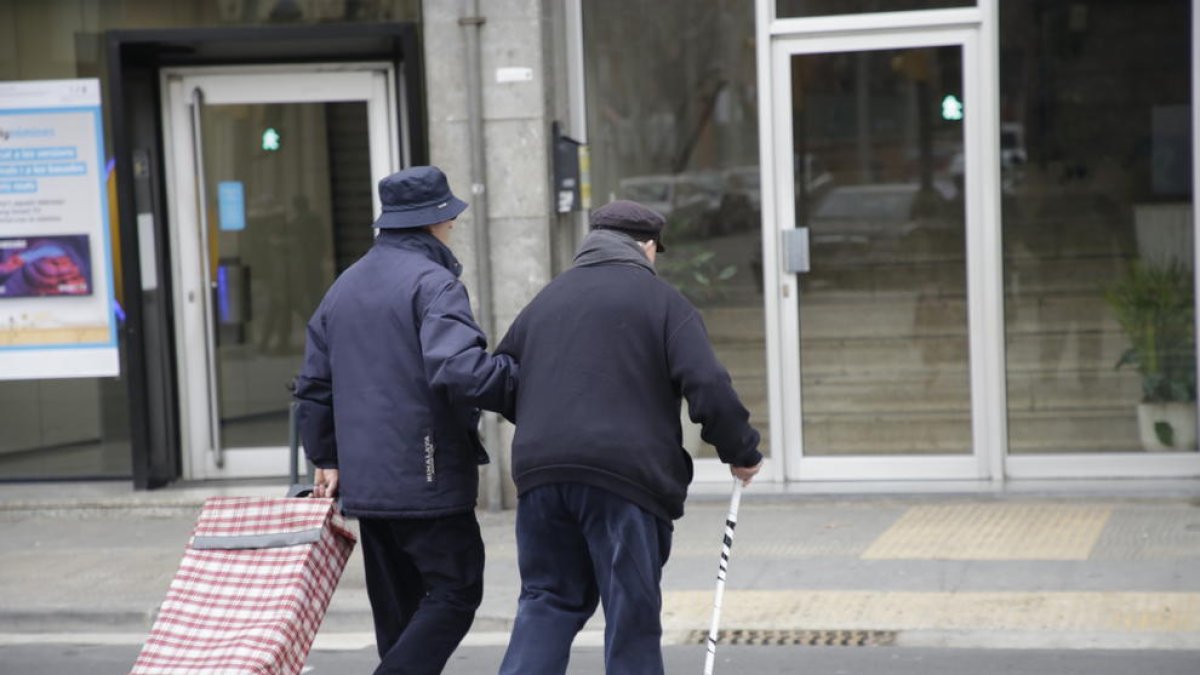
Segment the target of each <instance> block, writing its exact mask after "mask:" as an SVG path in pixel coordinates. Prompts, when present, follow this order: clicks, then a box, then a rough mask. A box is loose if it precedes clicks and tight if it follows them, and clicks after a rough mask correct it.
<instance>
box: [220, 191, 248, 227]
mask: <svg viewBox="0 0 1200 675" xmlns="http://www.w3.org/2000/svg"><path fill="white" fill-rule="evenodd" d="M217 220H218V221H220V227H221V230H223V231H226V232H237V231H240V230H244V229H246V188H245V187H243V185H242V182H241V181H238V180H223V181H221V182H220V183H217Z"/></svg>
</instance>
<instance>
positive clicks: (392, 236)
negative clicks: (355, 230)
mask: <svg viewBox="0 0 1200 675" xmlns="http://www.w3.org/2000/svg"><path fill="white" fill-rule="evenodd" d="M375 245H376V246H387V247H389V248H398V249H401V250H404V251H412V252H414V253H419V254H421V255H423V256H425V257H426V258H429V259H430V260H432V261H433V262H435V263H437V264H439V265H441V266H442V267H445V268H446V269H448V270H450V272H451V273H453V274H454V276H456V277H457V276H461V275H462V263H460V262H458V258H456V257H454V252H453V251H451V250H450V248H449V247H448V246H446V245H445V244H443V243H442V242H441V241H439V240H438V238H437V237H435V236H433V235H432V234H430V233H429V231H428V230H425V229H415V230H414V229H397V230H392V229H382V230H380V231H379V236H377V237H375Z"/></svg>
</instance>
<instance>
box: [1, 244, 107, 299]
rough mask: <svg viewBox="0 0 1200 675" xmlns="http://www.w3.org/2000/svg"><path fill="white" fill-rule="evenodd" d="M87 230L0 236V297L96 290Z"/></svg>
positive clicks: (68, 294)
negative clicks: (43, 234) (93, 285)
mask: <svg viewBox="0 0 1200 675" xmlns="http://www.w3.org/2000/svg"><path fill="white" fill-rule="evenodd" d="M90 260H91V256H90V254H89V249H88V236H87V235H86V234H70V235H53V236H38V237H0V299H2V298H29V297H44V296H55V295H62V296H79V295H91V294H92V270H91V264H90Z"/></svg>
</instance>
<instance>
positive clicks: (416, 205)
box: [375, 166, 467, 230]
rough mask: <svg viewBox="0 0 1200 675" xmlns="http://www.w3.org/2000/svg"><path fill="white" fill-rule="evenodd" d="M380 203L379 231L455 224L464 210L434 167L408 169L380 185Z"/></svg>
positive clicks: (460, 202) (437, 169)
mask: <svg viewBox="0 0 1200 675" xmlns="http://www.w3.org/2000/svg"><path fill="white" fill-rule="evenodd" d="M379 201H380V202H382V203H383V213H382V214H380V216H379V218H378V219H377V220H376V221H375V227H378V228H381V229H394V230H395V229H404V228H413V227H425V226H427V225H436V224H438V223H442V222H445V221H447V220H454V219H455V218H457V217H458V214H460V213H462V212H463V211H464V210H465V209H466V208H467V203H466V202H464V201H463V200H461V199H459V198H458V197H455V196H454V193H453V192H451V191H450V183H449V181H447V180H446V174H444V173H442V170H441V169H439V168H437V167H436V166H413V167H409V168H407V169H404V170H403V171H397V172H396V173H394V174H392V175H390V176H388V177H386V178H384V179H383V180H381V181H379Z"/></svg>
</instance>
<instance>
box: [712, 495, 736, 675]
mask: <svg viewBox="0 0 1200 675" xmlns="http://www.w3.org/2000/svg"><path fill="white" fill-rule="evenodd" d="M741 503H742V481H741V479H740V478H734V479H733V496H732V497H730V498H729V515H727V516H725V539H724V541H722V542H721V565H720V567H719V568H717V594H716V597H715V598H714V599H713V615H712V626H710V627H709V629H708V656H706V657H705V658H704V675H712V672H713V661H714V659H716V656H717V626H718V625H720V623H721V601H722V600H723V599H724V597H725V576H726V575H727V574H728V573H729V549H731V548H733V530H734V528H736V527H737V513H738V507H739V506H740V505H741Z"/></svg>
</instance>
